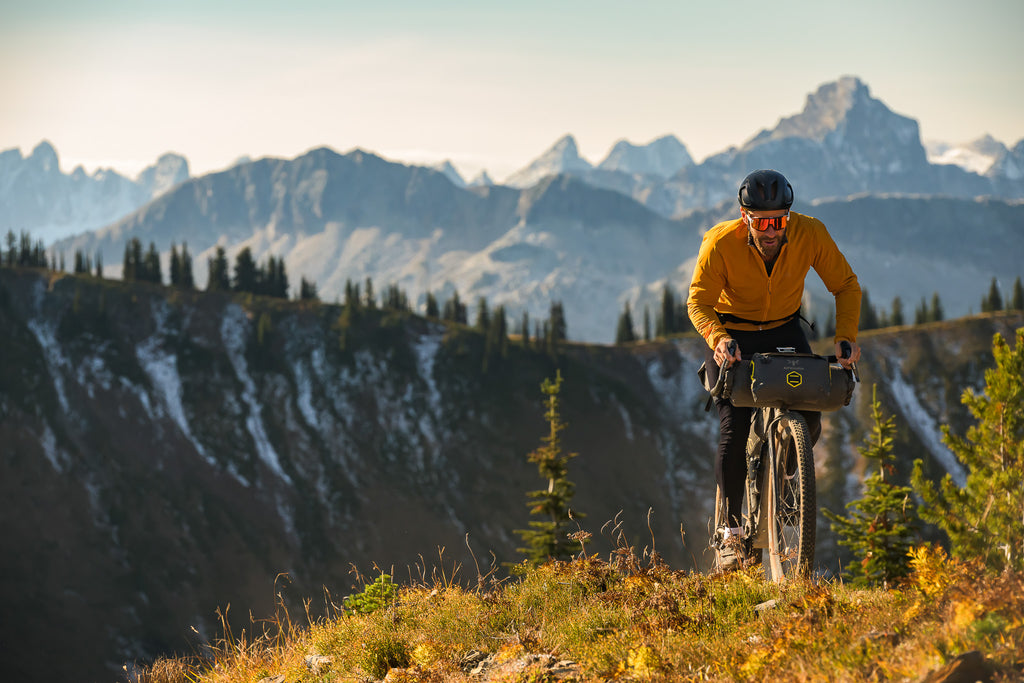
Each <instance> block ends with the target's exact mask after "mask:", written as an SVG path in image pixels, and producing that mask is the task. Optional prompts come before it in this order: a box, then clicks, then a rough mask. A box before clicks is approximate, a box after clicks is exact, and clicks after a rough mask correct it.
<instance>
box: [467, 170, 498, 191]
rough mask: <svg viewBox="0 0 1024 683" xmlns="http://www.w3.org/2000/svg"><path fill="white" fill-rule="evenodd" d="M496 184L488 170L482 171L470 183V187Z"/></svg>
mask: <svg viewBox="0 0 1024 683" xmlns="http://www.w3.org/2000/svg"><path fill="white" fill-rule="evenodd" d="M493 184H494V180H493V179H492V178H491V175H490V174H489V173H488V172H487V170H486V169H484V170H482V171H480V172H479V173H477V174H476V176H474V177H473V179H472V180H470V181H469V183H468V185H469V187H487V186H490V185H493Z"/></svg>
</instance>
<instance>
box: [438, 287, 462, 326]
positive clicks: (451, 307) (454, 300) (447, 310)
mask: <svg viewBox="0 0 1024 683" xmlns="http://www.w3.org/2000/svg"><path fill="white" fill-rule="evenodd" d="M441 319H442V320H450V321H451V322H453V323H459V324H462V325H465V324H466V305H465V304H463V303H462V300H461V299H459V291H458V290H455V291H453V292H452V297H451V298H450V299H448V301H446V302H444V313H443V315H442V316H441Z"/></svg>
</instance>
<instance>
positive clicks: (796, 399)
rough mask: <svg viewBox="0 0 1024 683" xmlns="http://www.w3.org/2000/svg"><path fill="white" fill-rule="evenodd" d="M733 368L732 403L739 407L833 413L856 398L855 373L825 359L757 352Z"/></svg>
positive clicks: (730, 398) (808, 355)
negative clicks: (854, 391)
mask: <svg viewBox="0 0 1024 683" xmlns="http://www.w3.org/2000/svg"><path fill="white" fill-rule="evenodd" d="M733 368H735V370H736V372H735V375H734V377H733V379H732V382H730V384H731V391H730V395H729V400H730V401H732V403H733V405H736V406H740V407H752V408H767V407H772V408H786V409H789V410H819V411H832V410H838V409H839V408H842V407H843V406H845V405H849V404H850V399H851V398H852V396H853V387H854V381H853V376H852V374H851V373H850V372H849V371H848V370H846V369H844V368H843V367H842V366H841V365H839V364H838V363H830V362H829V361H828V359H827V358H824V357H822V356H817V355H813V354H801V353H755V354H754V355H753V357H752V358H751V360H749V361H741V362H739V363H734V364H733ZM730 369H732V368H730ZM727 381H728V380H727Z"/></svg>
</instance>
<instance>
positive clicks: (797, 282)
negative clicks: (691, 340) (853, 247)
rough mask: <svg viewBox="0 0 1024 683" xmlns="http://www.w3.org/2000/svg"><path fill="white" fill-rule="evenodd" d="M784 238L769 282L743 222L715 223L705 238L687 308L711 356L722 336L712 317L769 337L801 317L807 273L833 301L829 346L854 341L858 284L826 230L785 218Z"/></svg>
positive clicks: (799, 217) (807, 220)
mask: <svg viewBox="0 0 1024 683" xmlns="http://www.w3.org/2000/svg"><path fill="white" fill-rule="evenodd" d="M785 236H786V238H785V239H786V241H785V242H784V243H783V245H782V249H781V251H780V252H779V255H778V257H777V258H776V260H775V265H774V267H773V268H772V274H771V277H769V276H768V269H767V268H766V267H765V263H764V259H762V258H761V255H760V253H759V252H758V251H757V249H756V247H754V245H753V243H752V242H751V241H750V238H749V236H748V232H747V225H746V223H744V222H743V220H742V219H736V220H732V221H726V222H725V223H719V224H718V225H716V226H715V227H713V228H711V229H710V230H708V231H707V233H705V235H704V241H703V242H702V243H701V245H700V252H699V253H698V255H697V265H696V267H695V268H694V270H693V280H692V281H691V283H690V294H689V297H688V298H687V301H686V307H687V311H688V313H689V315H690V320H691V321H692V322H693V326H694V327H695V328H697V331H698V332H699V333H700V334H701V336H702V337H704V339H705V340H707V343H708V345H709V346H710V347H711V348H715V347H716V346H717V345H718V342H719V341H721V340H722V339H723V338H725V337H728V336H729V335H728V333H727V332H726V331H725V327H724V326H723V325H722V321H721V320H720V319H719V317H718V315H717V313H725V314H729V315H732V316H736V317H737V318H743V319H744V320H750V321H756V322H755V323H754V324H748V323H739V322H729V323H728V326H729V328H730V329H734V330H758V329H771V328H773V327H778V326H779V325H782V324H783V323H784V322H786V321H787V320H789V319H791V318H792V317H793V315H794V314H795V313H796V312H797V311H798V310H799V309H800V301H801V298H802V296H803V292H804V279H805V278H806V277H807V271H808V270H810V269H811V268H814V270H815V271H816V272H817V273H818V275H819V276H820V277H821V280H822V282H824V283H825V286H826V287H827V288H828V291H830V292H832V294H833V295H835V297H836V335H835V341H836V342H839V341H842V340H844V339H845V340H848V341H852V342H855V341H857V323H858V321H859V320H860V284H859V283H858V282H857V276H856V275H855V274H854V272H853V270H852V269H851V268H850V264H849V263H847V262H846V258H845V257H844V256H843V254H842V253H841V252H840V251H839V247H837V246H836V243H835V242H834V241H833V240H832V236H831V235H829V234H828V230H827V229H826V228H825V225H824V224H823V223H822V222H821V221H819V220H818V219H817V218H812V217H811V216H805V215H803V214H799V213H795V212H790V214H789V222H788V224H787V225H786V231H785ZM716 312H717V313H716Z"/></svg>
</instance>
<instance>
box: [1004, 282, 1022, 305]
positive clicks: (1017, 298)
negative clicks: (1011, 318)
mask: <svg viewBox="0 0 1024 683" xmlns="http://www.w3.org/2000/svg"><path fill="white" fill-rule="evenodd" d="M1006 310H1008V311H1024V286H1022V285H1021V283H1020V276H1019V275H1018V276H1017V279H1016V280H1014V281H1013V294H1011V295H1010V298H1008V299H1007V300H1006Z"/></svg>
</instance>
